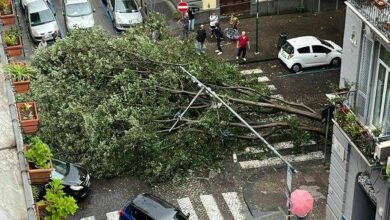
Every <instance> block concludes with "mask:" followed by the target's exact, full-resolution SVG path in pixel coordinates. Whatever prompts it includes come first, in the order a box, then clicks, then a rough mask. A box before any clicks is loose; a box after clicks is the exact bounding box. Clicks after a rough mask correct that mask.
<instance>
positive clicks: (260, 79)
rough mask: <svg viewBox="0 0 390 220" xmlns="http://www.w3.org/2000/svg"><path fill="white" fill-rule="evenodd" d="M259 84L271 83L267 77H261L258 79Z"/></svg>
mask: <svg viewBox="0 0 390 220" xmlns="http://www.w3.org/2000/svg"><path fill="white" fill-rule="evenodd" d="M257 82H269V78H268V77H266V76H261V77H258V78H257Z"/></svg>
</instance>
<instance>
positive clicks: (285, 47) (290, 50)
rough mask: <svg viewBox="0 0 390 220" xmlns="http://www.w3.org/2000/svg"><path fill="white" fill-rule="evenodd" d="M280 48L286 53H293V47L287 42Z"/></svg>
mask: <svg viewBox="0 0 390 220" xmlns="http://www.w3.org/2000/svg"><path fill="white" fill-rule="evenodd" d="M282 48H283V50H284V51H285V52H286V53H288V54H292V53H294V47H293V46H292V45H291V44H290V43H289V42H286V43H285V44H284V45H283V47H282Z"/></svg>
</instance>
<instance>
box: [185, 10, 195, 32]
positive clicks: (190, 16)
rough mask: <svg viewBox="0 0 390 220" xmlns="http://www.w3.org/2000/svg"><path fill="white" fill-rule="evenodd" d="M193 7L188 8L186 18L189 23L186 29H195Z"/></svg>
mask: <svg viewBox="0 0 390 220" xmlns="http://www.w3.org/2000/svg"><path fill="white" fill-rule="evenodd" d="M193 10H194V9H193V8H191V7H190V8H188V12H187V13H188V20H189V24H188V29H189V30H190V31H194V30H195V15H194V11H193Z"/></svg>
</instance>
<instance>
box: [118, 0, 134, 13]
mask: <svg viewBox="0 0 390 220" xmlns="http://www.w3.org/2000/svg"><path fill="white" fill-rule="evenodd" d="M137 10H138V8H137V5H136V4H135V2H134V0H117V1H116V5H115V11H116V12H119V13H132V12H137Z"/></svg>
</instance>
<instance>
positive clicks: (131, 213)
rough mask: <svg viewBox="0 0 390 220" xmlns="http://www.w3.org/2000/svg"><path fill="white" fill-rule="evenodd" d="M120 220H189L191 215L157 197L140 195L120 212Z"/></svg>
mask: <svg viewBox="0 0 390 220" xmlns="http://www.w3.org/2000/svg"><path fill="white" fill-rule="evenodd" d="M119 219H120V220H135V219H145V220H172V219H175V220H188V219H189V215H185V214H184V213H183V212H182V211H180V209H178V208H176V207H175V206H173V205H172V204H170V203H168V202H167V201H165V200H163V199H161V198H158V197H157V196H154V195H152V194H148V193H144V194H140V195H138V196H137V197H136V198H135V199H134V200H132V201H130V202H129V203H128V204H127V205H126V206H125V207H124V208H123V209H122V210H121V211H119Z"/></svg>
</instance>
